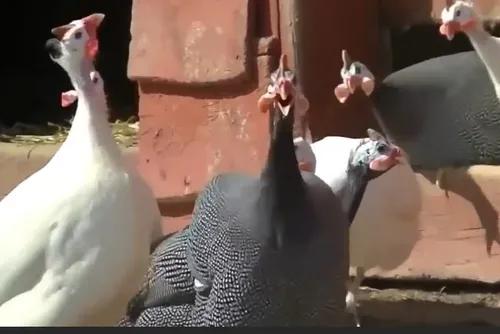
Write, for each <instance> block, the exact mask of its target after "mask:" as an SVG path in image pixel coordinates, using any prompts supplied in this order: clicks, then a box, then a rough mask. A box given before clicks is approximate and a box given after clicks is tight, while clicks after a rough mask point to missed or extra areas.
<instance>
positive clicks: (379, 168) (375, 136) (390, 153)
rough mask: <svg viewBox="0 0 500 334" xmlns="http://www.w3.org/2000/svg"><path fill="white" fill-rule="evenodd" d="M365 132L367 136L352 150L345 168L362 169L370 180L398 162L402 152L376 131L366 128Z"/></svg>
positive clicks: (401, 157) (400, 159)
mask: <svg viewBox="0 0 500 334" xmlns="http://www.w3.org/2000/svg"><path fill="white" fill-rule="evenodd" d="M367 134H368V138H366V139H365V140H363V141H362V142H361V143H360V145H359V146H358V147H357V148H356V149H355V150H353V152H352V154H351V157H350V159H349V165H348V167H347V169H348V171H349V170H353V169H356V168H361V169H364V170H365V171H366V176H367V177H368V180H371V179H374V178H376V177H379V176H380V175H382V174H384V173H386V172H387V171H389V170H390V169H391V168H392V167H394V166H396V165H398V164H400V163H401V161H402V159H403V153H402V150H401V148H399V147H398V146H396V145H394V144H392V143H390V142H389V141H388V140H387V139H386V138H385V137H384V136H383V135H381V134H380V133H378V132H377V131H375V130H373V129H368V130H367Z"/></svg>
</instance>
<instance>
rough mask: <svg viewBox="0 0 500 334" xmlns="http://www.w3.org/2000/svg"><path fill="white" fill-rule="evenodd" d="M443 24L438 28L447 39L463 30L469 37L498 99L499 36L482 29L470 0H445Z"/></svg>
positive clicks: (499, 80) (499, 84) (499, 72)
mask: <svg viewBox="0 0 500 334" xmlns="http://www.w3.org/2000/svg"><path fill="white" fill-rule="evenodd" d="M441 20H442V21H443V24H442V25H441V27H440V28H439V31H440V32H441V34H442V35H445V36H446V37H447V38H448V39H449V40H451V39H453V37H454V36H455V34H456V33H457V32H463V33H465V34H466V35H467V37H468V38H469V40H470V42H471V44H472V46H473V47H474V49H475V50H476V52H477V54H478V55H479V58H481V60H482V62H483V63H484V65H485V66H486V70H487V71H488V74H489V76H490V78H491V80H492V82H493V85H494V87H495V92H496V95H497V97H498V98H499V99H500V62H499V61H498V56H499V55H500V38H497V37H494V36H492V35H490V34H489V33H488V32H487V31H486V30H484V28H483V25H482V22H481V19H480V17H479V15H478V14H477V13H476V12H475V10H474V3H473V2H472V1H461V0H458V1H453V0H447V1H446V7H445V8H444V9H443V11H442V13H441Z"/></svg>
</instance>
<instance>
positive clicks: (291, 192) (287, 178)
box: [261, 108, 304, 205]
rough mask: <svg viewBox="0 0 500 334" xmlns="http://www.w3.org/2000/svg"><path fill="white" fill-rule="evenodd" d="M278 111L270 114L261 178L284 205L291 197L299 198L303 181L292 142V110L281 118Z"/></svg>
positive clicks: (288, 202)
mask: <svg viewBox="0 0 500 334" xmlns="http://www.w3.org/2000/svg"><path fill="white" fill-rule="evenodd" d="M292 109H293V108H292ZM279 113H280V111H277V110H276V111H274V112H273V113H272V114H271V115H272V116H271V118H272V126H271V142H270V145H269V151H268V157H267V162H266V166H265V168H264V170H263V173H262V176H261V179H263V180H264V182H265V184H266V185H267V186H268V187H270V188H271V191H272V193H273V195H274V196H275V198H277V200H278V202H279V201H281V200H284V201H285V205H290V204H291V203H290V200H291V198H299V197H300V194H303V193H304V182H303V180H302V175H301V173H300V169H299V166H298V163H297V157H296V155H295V146H294V144H293V125H294V114H293V110H290V112H289V113H288V115H287V116H285V117H281V118H280V117H279ZM297 195H299V196H297ZM277 204H279V203H277Z"/></svg>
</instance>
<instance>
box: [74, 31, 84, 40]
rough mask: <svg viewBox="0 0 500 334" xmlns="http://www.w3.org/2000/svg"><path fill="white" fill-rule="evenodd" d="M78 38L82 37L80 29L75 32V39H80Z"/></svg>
mask: <svg viewBox="0 0 500 334" xmlns="http://www.w3.org/2000/svg"><path fill="white" fill-rule="evenodd" d="M80 38H82V32H81V31H77V32H76V33H75V39H80Z"/></svg>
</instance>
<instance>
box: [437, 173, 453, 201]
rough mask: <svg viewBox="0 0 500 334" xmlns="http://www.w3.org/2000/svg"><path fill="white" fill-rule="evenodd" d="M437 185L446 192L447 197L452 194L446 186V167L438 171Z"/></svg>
mask: <svg viewBox="0 0 500 334" xmlns="http://www.w3.org/2000/svg"><path fill="white" fill-rule="evenodd" d="M435 182H436V186H437V187H438V188H439V189H440V190H444V193H445V195H446V197H447V198H450V195H449V194H448V189H447V188H446V168H445V167H443V168H439V169H438V170H437V172H436V181H435Z"/></svg>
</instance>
